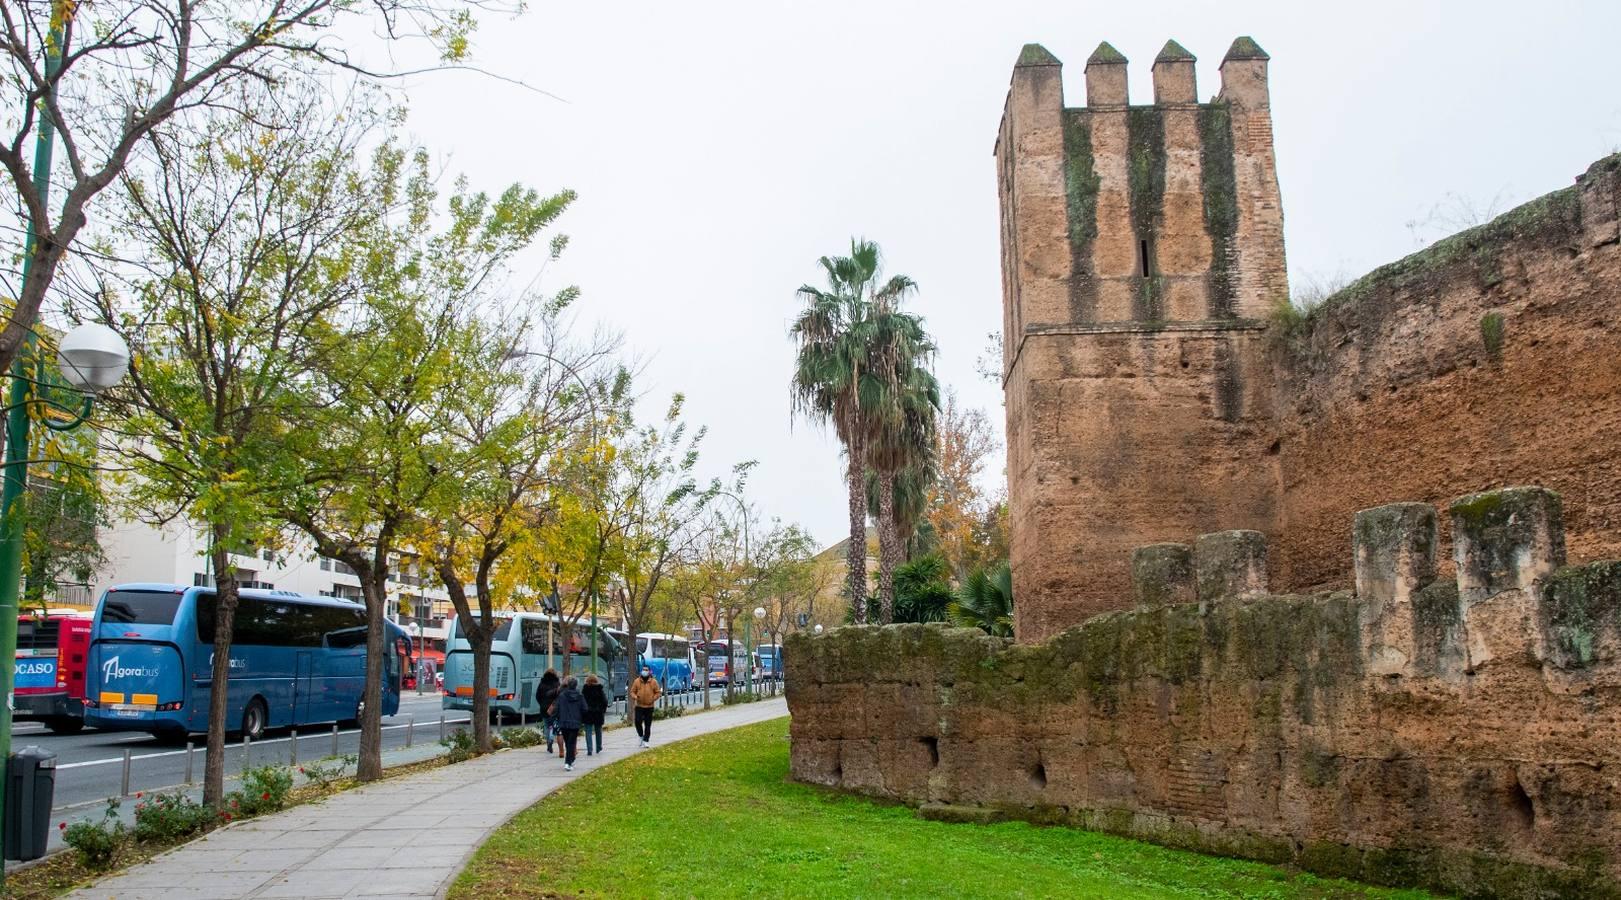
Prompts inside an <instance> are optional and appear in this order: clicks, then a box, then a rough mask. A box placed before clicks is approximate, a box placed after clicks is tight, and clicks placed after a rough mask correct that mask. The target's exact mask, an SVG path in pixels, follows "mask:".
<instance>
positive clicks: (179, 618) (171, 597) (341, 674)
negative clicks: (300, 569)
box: [84, 584, 410, 738]
mask: <svg viewBox="0 0 1621 900" xmlns="http://www.w3.org/2000/svg"><path fill="white" fill-rule="evenodd" d="M215 599H216V598H215V592H214V589H213V588H211V587H187V586H181V585H174V584H127V585H121V586H119V587H115V588H112V589H111V590H109V591H107V593H105V594H103V595H102V597H101V601H100V602H99V603H98V604H97V605H96V613H95V618H94V620H93V622H92V625H91V633H90V653H89V659H88V661H87V668H88V669H89V676H90V677H89V681H90V684H89V686H88V688H87V689H86V691H85V704H84V705H85V724H87V725H90V726H92V727H95V728H102V729H107V730H113V731H146V732H150V733H152V734H156V735H160V736H166V737H180V736H184V735H186V734H192V733H196V732H204V731H207V730H208V704H209V698H210V696H211V695H212V693H213V690H214V684H213V674H214V672H213V657H214V609H215ZM384 628H385V629H386V632H385V647H386V648H387V651H386V654H387V655H386V657H385V663H384V670H383V673H384V674H383V686H382V714H383V715H385V716H391V715H393V714H395V713H396V712H398V711H399V705H400V693H399V685H400V674H401V673H402V672H403V671H405V670H406V667H407V666H409V653H410V650H409V646H410V644H409V641H408V639H407V637H406V634H405V631H404V630H403V629H401V628H400V627H399V626H398V625H395V624H393V623H392V622H386V623H384ZM365 683H366V610H365V607H364V606H361V605H360V604H358V603H350V602H347V601H344V600H336V599H332V598H327V597H305V596H302V595H299V594H294V593H289V592H287V591H266V590H257V589H243V590H242V591H241V592H240V595H239V601H238V603H237V608H236V618H235V622H234V627H233V628H232V633H231V660H230V678H229V685H228V687H227V693H228V701H229V705H228V707H227V711H226V718H225V721H226V723H227V725H228V726H229V727H231V728H233V729H237V730H239V731H240V732H241V733H242V734H244V735H247V736H249V737H254V738H256V737H258V736H259V735H261V734H262V733H263V732H264V730H265V729H266V728H278V727H287V726H299V725H307V724H312V723H318V722H349V721H354V720H357V719H359V718H360V715H361V713H362V711H363V709H364V702H365V701H364V688H365Z"/></svg>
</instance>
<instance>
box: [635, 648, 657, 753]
mask: <svg viewBox="0 0 1621 900" xmlns="http://www.w3.org/2000/svg"><path fill="white" fill-rule="evenodd" d="M663 693H664V688H661V687H659V683H658V681H656V680H655V679H654V678H653V669H652V668H651V667H649V666H642V677H640V678H638V679H636V680H635V681H632V682H631V683H630V699H631V700H632V701H633V702H634V703H635V706H636V736H637V737H639V738H641V739H642V746H643V747H646V746H648V744H649V742H651V741H652V740H653V704H655V703H657V702H659V695H660V694H663Z"/></svg>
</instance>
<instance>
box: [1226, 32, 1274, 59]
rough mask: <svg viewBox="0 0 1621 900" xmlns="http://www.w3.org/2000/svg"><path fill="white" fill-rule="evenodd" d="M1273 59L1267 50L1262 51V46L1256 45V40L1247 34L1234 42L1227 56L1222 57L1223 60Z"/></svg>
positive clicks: (1228, 49)
mask: <svg viewBox="0 0 1621 900" xmlns="http://www.w3.org/2000/svg"><path fill="white" fill-rule="evenodd" d="M1271 58H1272V57H1271V56H1268V55H1267V52H1266V51H1265V50H1262V49H1261V45H1260V44H1257V43H1255V39H1254V38H1252V37H1250V36H1249V35H1247V34H1246V35H1240V36H1239V37H1238V39H1237V40H1234V41H1233V45H1232V46H1231V47H1228V48H1227V55H1226V56H1224V57H1222V59H1223V60H1228V59H1271Z"/></svg>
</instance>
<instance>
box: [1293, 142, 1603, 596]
mask: <svg viewBox="0 0 1621 900" xmlns="http://www.w3.org/2000/svg"><path fill="white" fill-rule="evenodd" d="M1618 206H1621V156H1611V157H1608V158H1606V159H1603V160H1600V161H1598V162H1597V163H1594V164H1593V165H1592V166H1591V167H1590V168H1589V169H1588V170H1587V172H1586V173H1585V174H1583V175H1582V176H1581V177H1580V178H1578V179H1576V184H1574V185H1572V186H1571V187H1568V188H1565V189H1564V190H1560V191H1556V192H1554V193H1552V194H1548V195H1547V196H1544V197H1542V198H1540V199H1538V200H1535V201H1532V202H1531V203H1527V204H1525V205H1524V206H1521V207H1519V208H1517V209H1515V210H1512V211H1510V212H1508V213H1506V214H1505V215H1503V216H1501V217H1500V218H1498V219H1496V220H1495V221H1493V222H1491V223H1489V224H1487V225H1484V226H1481V227H1479V228H1474V229H1471V230H1469V231H1465V232H1463V233H1461V234H1458V235H1455V236H1453V237H1451V238H1448V239H1446V240H1444V241H1441V242H1439V243H1437V244H1435V245H1433V246H1432V247H1430V248H1428V249H1426V250H1424V251H1422V252H1420V253H1416V254H1413V255H1412V256H1409V257H1407V258H1406V259H1403V260H1401V261H1399V262H1396V263H1393V264H1391V265H1389V266H1385V267H1384V268H1382V269H1378V270H1376V271H1374V272H1372V273H1371V274H1369V275H1368V276H1367V277H1365V278H1363V279H1361V280H1360V281H1358V282H1356V283H1354V284H1352V285H1351V286H1349V287H1347V288H1346V289H1345V290H1343V291H1340V292H1339V293H1338V294H1336V295H1335V296H1334V297H1332V298H1330V299H1329V300H1328V301H1327V302H1326V303H1325V304H1324V305H1323V306H1322V307H1321V308H1320V309H1318V310H1316V311H1315V312H1313V313H1312V315H1311V316H1310V317H1309V318H1306V319H1305V320H1304V321H1301V322H1298V323H1293V324H1290V323H1280V324H1275V325H1274V327H1273V333H1272V334H1271V335H1269V337H1270V338H1271V342H1272V344H1273V345H1274V349H1275V351H1276V352H1275V353H1273V363H1274V365H1273V371H1272V373H1271V374H1270V375H1269V376H1268V381H1269V382H1270V383H1271V384H1272V385H1273V387H1272V390H1273V392H1274V396H1275V400H1274V402H1273V403H1271V404H1269V405H1270V406H1272V407H1274V408H1275V409H1276V410H1277V412H1276V415H1277V425H1276V430H1275V441H1274V443H1273V444H1271V446H1270V448H1269V449H1270V452H1271V453H1272V454H1273V455H1274V456H1273V457H1272V458H1273V459H1275V460H1276V462H1277V472H1278V476H1279V483H1278V487H1277V494H1276V501H1275V502H1276V509H1277V515H1276V520H1275V522H1274V525H1273V528H1272V529H1271V530H1269V531H1268V533H1269V534H1270V535H1272V536H1273V541H1272V543H1273V547H1274V554H1273V560H1272V561H1273V571H1272V574H1273V577H1274V579H1275V582H1276V583H1277V584H1279V585H1282V586H1286V587H1288V588H1290V589H1301V588H1305V587H1308V586H1313V585H1324V584H1335V583H1338V584H1343V583H1347V581H1348V575H1349V572H1348V571H1347V570H1346V567H1345V560H1344V554H1343V553H1341V552H1340V548H1341V547H1342V546H1343V541H1344V535H1343V533H1342V529H1343V523H1344V522H1345V521H1346V519H1347V517H1349V516H1350V515H1351V514H1352V513H1353V512H1354V511H1356V510H1358V509H1365V508H1367V507H1369V506H1375V505H1378V504H1381V503H1389V502H1392V501H1395V500H1424V501H1428V502H1436V503H1438V502H1441V501H1442V500H1444V499H1445V498H1447V497H1450V496H1453V495H1455V494H1457V493H1459V492H1460V491H1461V490H1466V489H1468V487H1469V486H1475V485H1492V484H1499V485H1501V484H1524V483H1530V482H1535V483H1537V484H1542V485H1545V486H1547V487H1549V488H1551V489H1553V490H1556V491H1558V492H1559V493H1560V495H1561V496H1562V497H1563V498H1564V501H1565V528H1566V538H1567V541H1568V543H1569V552H1570V555H1571V558H1572V559H1575V560H1591V559H1602V558H1616V557H1621V454H1617V453H1616V452H1615V435H1616V434H1617V432H1618V431H1621V362H1618V360H1621V328H1618V327H1616V314H1617V311H1618V307H1621V233H1618V227H1621V216H1618ZM1443 524H1444V523H1443ZM1443 536H1445V529H1444V528H1443Z"/></svg>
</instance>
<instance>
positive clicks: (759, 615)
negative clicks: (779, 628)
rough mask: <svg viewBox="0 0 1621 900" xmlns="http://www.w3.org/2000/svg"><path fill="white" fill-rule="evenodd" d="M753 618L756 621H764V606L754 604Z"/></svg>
mask: <svg viewBox="0 0 1621 900" xmlns="http://www.w3.org/2000/svg"><path fill="white" fill-rule="evenodd" d="M754 619H755V621H757V622H764V621H765V607H763V606H756V607H755V608H754Z"/></svg>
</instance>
